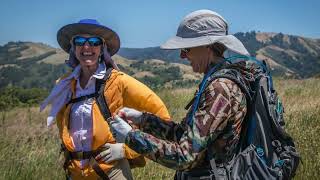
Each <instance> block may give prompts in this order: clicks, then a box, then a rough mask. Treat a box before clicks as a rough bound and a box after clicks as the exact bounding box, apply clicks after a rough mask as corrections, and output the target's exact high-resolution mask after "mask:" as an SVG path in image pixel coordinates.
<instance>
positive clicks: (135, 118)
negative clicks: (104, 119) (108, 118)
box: [118, 107, 142, 126]
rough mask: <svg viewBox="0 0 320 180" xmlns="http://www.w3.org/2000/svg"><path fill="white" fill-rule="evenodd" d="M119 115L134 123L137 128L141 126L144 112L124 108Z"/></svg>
mask: <svg viewBox="0 0 320 180" xmlns="http://www.w3.org/2000/svg"><path fill="white" fill-rule="evenodd" d="M118 115H119V116H120V117H121V118H123V119H124V120H126V121H127V122H129V123H133V124H134V125H136V126H139V125H140V124H141V118H142V112H140V111H137V110H135V109H132V108H127V107H124V108H122V109H120V111H119V112H118Z"/></svg>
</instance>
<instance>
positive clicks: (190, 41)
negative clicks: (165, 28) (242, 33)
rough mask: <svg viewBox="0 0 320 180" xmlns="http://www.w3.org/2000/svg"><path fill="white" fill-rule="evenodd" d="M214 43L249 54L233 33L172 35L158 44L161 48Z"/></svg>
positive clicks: (181, 47)
mask: <svg viewBox="0 0 320 180" xmlns="http://www.w3.org/2000/svg"><path fill="white" fill-rule="evenodd" d="M214 43H221V44H223V45H225V46H226V47H227V48H228V49H229V50H231V51H234V52H236V53H239V54H242V55H249V52H248V51H247V49H246V48H245V47H244V45H243V44H242V42H241V41H240V40H239V39H237V38H236V37H235V36H233V35H226V36H201V37H196V38H182V37H179V36H174V37H172V38H170V39H169V40H168V41H167V42H165V43H164V44H162V45H161V46H160V48H161V49H183V48H192V47H199V46H206V45H210V44H214Z"/></svg>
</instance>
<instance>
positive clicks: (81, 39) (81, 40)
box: [73, 36, 87, 46]
mask: <svg viewBox="0 0 320 180" xmlns="http://www.w3.org/2000/svg"><path fill="white" fill-rule="evenodd" d="M86 41H87V39H86V38H84V37H80V36H78V37H75V38H74V40H73V42H74V45H76V46H83V45H84V44H85V43H86Z"/></svg>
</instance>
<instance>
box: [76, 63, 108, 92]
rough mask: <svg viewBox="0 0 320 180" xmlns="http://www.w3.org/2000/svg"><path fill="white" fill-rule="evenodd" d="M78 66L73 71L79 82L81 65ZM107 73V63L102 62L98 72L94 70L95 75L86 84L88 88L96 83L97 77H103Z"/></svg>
mask: <svg viewBox="0 0 320 180" xmlns="http://www.w3.org/2000/svg"><path fill="white" fill-rule="evenodd" d="M76 68H79V69H76ZM76 68H75V70H74V71H73V77H74V78H75V79H76V80H77V84H79V79H80V73H81V67H79V66H77V67H76ZM105 74H106V65H105V64H104V63H100V64H99V66H98V69H97V70H96V72H94V73H93V75H92V76H91V77H90V79H89V81H88V83H87V85H86V88H88V87H89V86H91V85H92V84H94V83H93V82H94V80H95V79H103V77H104V76H105Z"/></svg>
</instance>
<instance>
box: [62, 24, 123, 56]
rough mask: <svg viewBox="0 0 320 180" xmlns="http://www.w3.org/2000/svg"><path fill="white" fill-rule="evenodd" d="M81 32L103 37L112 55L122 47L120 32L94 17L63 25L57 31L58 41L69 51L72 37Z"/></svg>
mask: <svg viewBox="0 0 320 180" xmlns="http://www.w3.org/2000/svg"><path fill="white" fill-rule="evenodd" d="M79 34H90V35H95V36H99V37H101V38H103V39H104V41H105V44H106V45H107V48H108V51H109V53H110V55H111V56H112V55H114V54H116V53H117V52H118V50H119V48H120V38H119V36H118V34H117V33H115V32H114V31H113V30H111V29H110V28H108V27H106V26H103V25H101V24H100V23H99V22H98V21H97V20H94V19H83V20H80V21H79V22H78V23H73V24H68V25H65V26H63V27H62V28H61V29H60V30H59V31H58V33H57V41H58V43H59V45H60V47H61V48H62V49H63V50H64V51H65V52H67V53H69V51H70V48H71V44H70V41H71V39H72V38H73V37H74V36H76V35H79Z"/></svg>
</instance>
